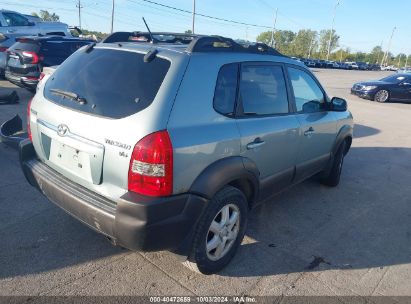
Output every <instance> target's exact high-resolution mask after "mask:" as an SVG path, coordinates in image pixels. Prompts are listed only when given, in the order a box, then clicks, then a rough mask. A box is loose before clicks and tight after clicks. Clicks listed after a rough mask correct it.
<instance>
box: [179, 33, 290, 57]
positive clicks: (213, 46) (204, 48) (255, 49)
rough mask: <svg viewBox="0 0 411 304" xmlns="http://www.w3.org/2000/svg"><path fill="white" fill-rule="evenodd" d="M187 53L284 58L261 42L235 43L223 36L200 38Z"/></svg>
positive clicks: (190, 45) (194, 40)
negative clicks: (249, 54)
mask: <svg viewBox="0 0 411 304" xmlns="http://www.w3.org/2000/svg"><path fill="white" fill-rule="evenodd" d="M187 51H188V52H191V53H196V52H230V53H233V52H234V53H251V54H260V55H261V54H262V55H274V56H284V55H283V54H281V53H280V52H279V51H277V50H276V49H274V48H272V47H269V46H268V45H266V44H265V43H260V42H255V43H253V42H248V41H246V42H244V41H238V40H237V41H235V40H233V39H231V38H226V37H221V36H198V37H196V38H194V39H193V41H192V42H191V43H190V44H189V46H188V47H187Z"/></svg>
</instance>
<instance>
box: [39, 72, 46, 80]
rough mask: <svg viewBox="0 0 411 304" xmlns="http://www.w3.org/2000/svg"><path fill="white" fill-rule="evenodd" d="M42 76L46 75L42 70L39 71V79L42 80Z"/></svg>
mask: <svg viewBox="0 0 411 304" xmlns="http://www.w3.org/2000/svg"><path fill="white" fill-rule="evenodd" d="M44 76H46V74H44V73H43V72H41V73H40V77H39V81H42V80H43V78H44Z"/></svg>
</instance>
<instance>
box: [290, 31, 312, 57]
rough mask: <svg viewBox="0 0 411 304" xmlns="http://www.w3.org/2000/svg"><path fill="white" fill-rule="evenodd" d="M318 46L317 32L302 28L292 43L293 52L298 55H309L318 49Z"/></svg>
mask: <svg viewBox="0 0 411 304" xmlns="http://www.w3.org/2000/svg"><path fill="white" fill-rule="evenodd" d="M317 47H318V43H317V32H316V31H312V30H300V31H299V32H298V33H297V35H295V38H294V40H293V41H292V43H291V52H292V54H293V55H294V56H297V57H309V56H310V55H311V54H312V53H314V52H315V51H316V50H317ZM310 57H311V56H310Z"/></svg>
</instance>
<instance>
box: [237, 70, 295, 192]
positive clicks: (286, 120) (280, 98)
mask: <svg viewBox="0 0 411 304" xmlns="http://www.w3.org/2000/svg"><path fill="white" fill-rule="evenodd" d="M238 97H239V98H238V119H237V124H238V128H239V131H240V134H241V155H242V156H244V157H247V158H249V159H251V160H252V161H253V162H254V163H255V164H257V166H258V170H259V171H260V179H261V188H262V189H261V190H262V192H261V196H262V198H265V197H267V196H269V195H270V194H274V193H276V192H278V191H280V190H282V189H283V188H284V187H286V186H288V185H289V184H290V183H291V181H292V178H293V175H294V166H295V161H296V156H297V151H298V146H299V140H300V138H299V136H298V130H299V122H298V119H297V117H296V115H295V114H294V113H292V109H291V108H290V104H289V94H288V88H287V83H286V80H285V76H284V68H283V66H282V65H280V64H273V63H267V62H263V63H244V64H242V66H241V72H240V86H239V94H238Z"/></svg>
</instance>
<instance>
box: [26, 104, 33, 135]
mask: <svg viewBox="0 0 411 304" xmlns="http://www.w3.org/2000/svg"><path fill="white" fill-rule="evenodd" d="M32 100H33V99H30V101H29V103H28V104H27V134H28V135H29V139H30V141H31V142H32V141H33V137H32V136H31V129H30V114H31V101H32Z"/></svg>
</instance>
